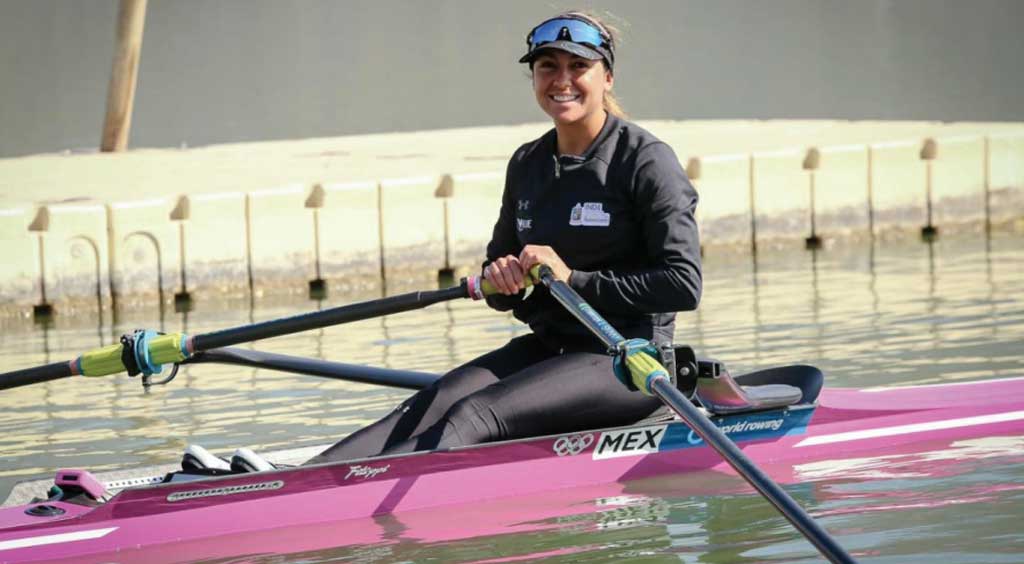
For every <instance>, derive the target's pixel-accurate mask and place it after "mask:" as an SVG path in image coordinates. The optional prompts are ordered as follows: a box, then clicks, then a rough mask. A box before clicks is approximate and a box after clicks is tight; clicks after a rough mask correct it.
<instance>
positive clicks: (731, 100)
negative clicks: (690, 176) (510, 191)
mask: <svg viewBox="0 0 1024 564" xmlns="http://www.w3.org/2000/svg"><path fill="white" fill-rule="evenodd" d="M578 5H582V6H586V7H589V8H592V9H594V10H595V11H597V12H610V13H611V14H612V17H611V18H610V20H611V21H613V22H615V23H618V24H619V25H620V26H621V27H623V28H624V38H623V41H622V45H621V48H620V49H619V54H618V69H617V76H616V78H617V81H616V90H617V92H618V93H619V95H620V97H621V98H622V99H623V101H624V102H625V105H626V107H627V109H629V110H630V111H631V113H632V115H633V116H634V117H635V118H636V119H662V120H672V119H722V118H724V119H745V118H751V119H780V118H786V119H792V118H799V119H809V118H826V119H857V120H863V119H889V120H891V119H901V120H944V121H965V120H971V121H990V120H996V121H1020V120H1024V96H1021V94H1020V93H1021V92H1022V91H1024V65H1022V64H1020V56H1021V54H1022V53H1024V34H1022V33H1021V32H1020V22H1022V21H1024V2H1020V1H1018V0H976V1H962V0H900V1H891V0H858V1H849V0H776V1H772V2H757V1H752V0H716V1H706V0H648V1H644V2H622V1H612V0H588V1H584V2H576V1H573V2H569V1H565V0H556V1H554V2H552V1H551V0H525V1H518V2H467V1H460V0H437V1H429V2H412V1H407V0H351V1H345V2H338V1H334V0H304V1H302V2H279V1H274V0H150V2H149V10H148V14H147V18H146V28H145V37H144V47H143V51H142V59H141V66H140V70H139V83H138V90H137V96H136V104H135V115H134V122H133V130H132V137H131V141H130V143H131V146H132V147H178V146H180V145H182V144H185V145H188V146H200V145H207V144H212V143H228V142H239V141H252V140H267V139H297V138H308V137H324V136H338V135H352V134H360V133H372V132H391V131H418V130H426V129H447V128H454V127H470V126H490V125H504V124H516V123H526V122H532V121H537V120H540V119H542V118H543V115H542V114H541V113H540V112H539V110H538V109H537V107H536V104H535V103H534V102H533V99H532V95H531V93H530V87H529V81H528V79H527V78H526V76H525V74H524V69H523V67H522V66H520V65H518V64H517V63H516V62H515V61H516V59H517V58H518V57H519V56H520V55H521V54H522V52H523V51H524V49H525V46H524V37H525V34H526V32H527V31H528V29H529V28H530V27H531V26H532V25H534V24H536V23H538V22H539V21H540V20H541V19H543V18H544V17H546V16H549V15H551V14H553V13H555V11H556V10H559V9H562V8H567V7H575V6H578ZM116 11H117V1H116V0H89V1H74V2H69V1H67V0H31V1H6V2H0V53H3V54H4V55H3V56H0V82H2V87H0V131H2V132H3V135H0V157H10V156H18V155H27V154H35V153H40V152H53V151H60V150H64V149H72V150H86V151H88V150H93V149H95V147H96V146H97V145H98V144H99V138H100V132H101V126H102V120H103V115H104V106H105V100H106V98H105V96H106V89H107V81H108V80H109V76H110V68H111V61H112V57H113V45H114V31H115V30H114V25H115V20H116ZM0 196H2V194H0ZM0 204H2V202H0Z"/></svg>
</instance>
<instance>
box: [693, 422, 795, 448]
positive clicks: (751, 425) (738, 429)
mask: <svg viewBox="0 0 1024 564" xmlns="http://www.w3.org/2000/svg"><path fill="white" fill-rule="evenodd" d="M783 423H784V421H783V420H782V418H781V417H780V418H778V419H764V420H756V419H755V420H751V419H744V420H742V421H737V422H736V423H731V424H729V425H721V426H719V427H718V428H719V429H721V430H722V432H723V433H725V434H726V435H737V434H739V433H750V432H755V431H778V430H779V429H781V428H782V425H783ZM686 441H687V442H688V443H690V444H691V445H696V444H700V443H702V442H704V440H703V439H701V438H700V436H698V435H697V433H695V432H693V431H690V433H689V434H688V435H686Z"/></svg>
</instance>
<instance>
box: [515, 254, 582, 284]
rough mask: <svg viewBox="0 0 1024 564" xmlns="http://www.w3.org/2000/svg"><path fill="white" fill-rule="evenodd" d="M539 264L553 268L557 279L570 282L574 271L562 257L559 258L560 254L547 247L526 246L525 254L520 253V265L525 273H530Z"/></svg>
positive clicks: (552, 270)
mask: <svg viewBox="0 0 1024 564" xmlns="http://www.w3.org/2000/svg"><path fill="white" fill-rule="evenodd" d="M538 264H546V265H548V266H549V267H551V272H552V273H554V275H555V278H557V279H559V280H561V281H563V282H568V281H569V276H570V275H571V274H572V269H571V268H569V267H568V266H566V265H565V263H564V262H562V257H560V256H558V253H556V252H555V250H554V249H552V248H551V247H548V246H547V245H526V246H525V247H523V252H521V253H519V265H520V266H522V267H523V272H529V271H530V269H531V268H533V267H534V266H535V265H538Z"/></svg>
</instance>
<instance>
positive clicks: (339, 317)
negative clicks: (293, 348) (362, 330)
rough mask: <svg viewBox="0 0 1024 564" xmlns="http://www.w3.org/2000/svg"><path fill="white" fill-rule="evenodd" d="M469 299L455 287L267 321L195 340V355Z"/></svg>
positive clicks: (193, 349) (205, 335)
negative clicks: (445, 302)
mask: <svg viewBox="0 0 1024 564" xmlns="http://www.w3.org/2000/svg"><path fill="white" fill-rule="evenodd" d="M465 297H467V294H466V288H465V287H464V286H453V287H451V288H444V289H441V290H431V291H426V292H410V293H408V294H401V295H398V296H391V297H388V298H383V299H380V300H373V301H371V302H364V303H358V304H351V305H346V306H340V307H335V308H331V309H326V310H323V311H314V312H311V313H304V314H301V315H295V316H292V317H285V318H281V319H274V320H271V321H264V322H262V323H255V324H253V325H245V326H242V327H234V328H231V329H224V330H221V331H213V332H211V333H204V334H202V335H196V336H195V337H193V338H192V347H191V352H197V351H206V350H210V349H219V348H222V347H229V346H232V345H238V344H241V343H248V342H249V341H255V340H258V339H267V338H270V337H278V336H281V335H288V334H291V333H298V332H300V331H308V330H310V329H320V328H322V327H330V326H332V325H338V324H341V323H350V322H352V321H360V320H363V319H370V318H372V317H380V316H382V315H391V314H393V313H400V312H403V311H410V310H413V309H420V308H423V307H426V306H428V305H431V304H435V303H438V302H443V301H447V300H453V299H457V298H465Z"/></svg>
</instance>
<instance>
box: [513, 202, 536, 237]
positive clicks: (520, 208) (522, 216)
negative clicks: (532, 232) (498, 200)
mask: <svg viewBox="0 0 1024 564" xmlns="http://www.w3.org/2000/svg"><path fill="white" fill-rule="evenodd" d="M531 215H532V214H531V213H530V200H519V201H517V202H516V230H517V231H526V230H528V229H530V228H532V227H533V219H531V217H530V216H531Z"/></svg>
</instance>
